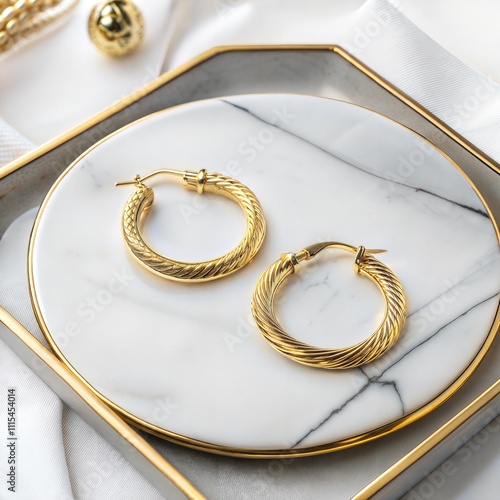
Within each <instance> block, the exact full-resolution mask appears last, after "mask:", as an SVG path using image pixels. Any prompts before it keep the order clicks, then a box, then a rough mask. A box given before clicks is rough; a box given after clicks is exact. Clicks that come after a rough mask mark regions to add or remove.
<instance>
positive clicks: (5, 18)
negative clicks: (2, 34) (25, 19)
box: [0, 7, 16, 30]
mask: <svg viewBox="0 0 500 500" xmlns="http://www.w3.org/2000/svg"><path fill="white" fill-rule="evenodd" d="M15 13H16V11H15V10H14V9H13V8H12V7H7V8H6V9H3V11H2V12H1V13H0V30H1V29H3V28H4V26H5V25H6V24H7V23H8V22H9V21H10V20H11V19H12V18H13V17H14V15H15Z"/></svg>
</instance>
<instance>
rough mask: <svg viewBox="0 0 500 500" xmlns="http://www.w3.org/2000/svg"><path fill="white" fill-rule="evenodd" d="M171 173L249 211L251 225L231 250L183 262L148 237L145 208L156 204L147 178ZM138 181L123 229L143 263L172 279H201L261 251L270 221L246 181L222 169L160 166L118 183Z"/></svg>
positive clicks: (226, 270) (233, 267)
mask: <svg viewBox="0 0 500 500" xmlns="http://www.w3.org/2000/svg"><path fill="white" fill-rule="evenodd" d="M159 174H171V175H176V176H180V177H182V181H183V184H184V186H185V187H187V188H189V189H194V190H196V191H197V192H198V194H203V193H204V192H205V191H207V192H212V193H215V194H220V195H223V196H226V197H228V198H230V199H232V200H234V201H236V202H237V203H238V204H239V205H240V207H241V208H242V209H243V211H244V212H245V215H246V218H247V228H246V232H245V236H244V237H243V239H242V240H241V241H240V243H239V244H238V245H237V246H236V247H235V248H234V249H233V250H231V251H230V252H228V253H227V254H225V255H223V256H221V257H218V258H216V259H211V260H206V261H201V262H183V261H178V260H174V259H170V258H169V257H166V256H164V255H161V254H159V253H158V252H156V251H155V250H153V249H152V248H151V247H150V246H148V244H147V243H146V242H145V241H144V239H143V237H142V235H141V232H140V228H139V223H140V221H141V218H142V216H143V214H144V211H145V210H146V209H147V208H149V207H150V206H151V205H152V204H153V200H154V193H153V190H152V189H151V188H150V187H147V186H146V185H144V181H145V180H146V179H149V178H151V177H153V176H155V175H159ZM127 184H134V185H135V186H136V190H135V192H134V194H132V196H131V197H130V198H129V199H128V201H127V203H126V205H125V208H124V211H123V217H122V231H123V236H124V238H125V242H126V244H127V246H128V248H129V249H130V251H131V252H132V254H133V255H134V257H135V258H136V259H137V260H139V262H140V263H141V264H143V265H144V266H146V267H147V268H148V269H149V270H150V271H152V272H154V273H156V274H158V275H160V276H162V277H164V278H168V279H171V280H175V281H184V282H199V281H208V280H214V279H218V278H222V277H224V276H227V275H228V274H231V273H233V272H235V271H237V270H238V269H240V268H241V267H243V266H244V265H245V264H247V263H248V262H250V261H251V260H252V258H253V257H254V256H255V254H256V253H257V252H258V250H259V248H260V246H261V245H262V242H263V241H264V236H265V234H266V221H265V219H264V213H263V211H262V207H261V206H260V203H259V201H258V200H257V198H256V196H255V195H254V194H253V193H252V191H250V189H248V188H247V187H246V186H245V185H243V184H241V183H240V182H238V181H236V180H234V179H231V178H230V177H226V176H224V175H222V174H219V173H207V171H206V170H200V171H199V172H189V171H188V172H181V171H177V170H158V171H156V172H153V173H151V174H148V175H146V176H144V177H140V176H139V175H137V176H136V177H135V180H134V181H133V182H119V183H116V185H117V186H122V185H127Z"/></svg>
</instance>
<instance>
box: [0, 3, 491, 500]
mask: <svg viewBox="0 0 500 500" xmlns="http://www.w3.org/2000/svg"><path fill="white" fill-rule="evenodd" d="M93 3H94V1H90V0H81V2H80V3H79V5H78V6H77V8H76V9H75V11H74V12H73V13H72V14H71V15H70V16H69V17H68V19H67V21H66V23H65V24H64V25H63V26H61V27H59V28H58V29H57V30H55V31H54V30H52V31H51V32H50V33H48V34H47V35H46V36H45V37H43V38H40V39H38V40H37V42H36V44H31V45H29V44H28V45H26V46H25V47H23V48H22V50H19V51H16V52H15V53H13V54H10V55H7V56H4V57H3V58H2V59H1V60H0V116H1V117H2V118H0V165H3V164H6V163H8V162H9V161H12V160H14V159H15V158H17V157H19V156H21V155H22V154H24V153H26V152H27V151H30V150H31V149H33V147H34V146H35V144H40V143H43V142H45V141H46V140H49V139H51V138H53V137H55V136H56V135H58V134H59V133H62V132H64V131H65V130H67V129H68V128H70V127H72V126H74V125H77V124H78V123H80V122H82V121H83V120H85V119H86V118H88V117H89V116H90V115H92V114H94V113H96V112H98V111H99V110H100V109H102V108H103V107H105V106H107V105H109V104H111V103H112V102H113V101H116V100H118V99H120V98H121V97H124V96H125V95H127V94H129V93H131V92H133V91H134V90H136V89H137V88H138V87H140V86H142V85H144V84H145V83H147V82H149V81H151V80H152V79H153V78H155V77H156V76H157V75H158V74H160V73H161V72H162V71H164V70H166V69H169V68H173V67H175V66H177V65H179V64H181V63H182V62H185V61H186V60H188V59H190V58H192V57H194V56H195V55H197V54H199V53H201V52H203V51H205V50H207V49H208V48H210V47H213V46H217V45H236V44H261V43H262V44H278V43H292V44H301V43H306V44H313V43H318V44H332V43H338V44H340V45H342V46H344V47H345V48H346V49H347V50H349V51H350V52H351V53H353V54H354V55H355V56H357V57H358V58H359V59H361V60H362V61H364V62H365V63H366V64H368V65H369V66H371V67H372V68H373V69H375V70H376V71H378V72H379V73H380V74H381V75H382V76H384V77H386V78H387V79H388V80H390V81H391V82H392V83H394V84H396V85H397V86H399V87H400V88H401V89H402V90H403V91H405V92H406V93H407V94H409V95H410V96H411V97H413V98H414V99H416V100H417V101H419V102H420V103H422V104H423V105H424V106H426V107H427V108H428V109H429V110H430V111H432V112H433V113H435V114H436V115H437V116H438V117H440V118H441V119H442V120H444V121H445V122H447V123H449V124H450V125H451V126H452V127H454V128H455V129H457V130H458V131H459V132H460V133H462V134H463V135H464V136H465V137H466V138H468V139H469V140H470V141H471V142H472V143H474V144H476V145H477V146H479V147H480V148H481V149H483V150H484V151H485V152H486V153H488V154H489V155H491V156H492V157H493V158H494V159H496V160H497V161H500V141H498V137H500V92H499V89H500V86H499V84H498V83H496V82H498V81H500V67H499V66H498V62H497V57H498V56H497V51H496V50H495V48H496V47H498V46H499V42H500V31H498V30H497V27H496V20H497V19H498V18H499V14H500V5H499V4H498V3H497V2H494V1H493V0H487V1H486V0H485V1H484V2H482V3H481V5H478V4H473V3H472V2H466V1H465V0H460V1H452V0H441V1H440V2H438V3H437V4H438V5H436V2H433V1H432V0H425V1H422V0H420V1H416V0H399V1H398V0H394V1H393V2H392V3H393V4H395V5H396V7H397V8H396V7H394V6H392V5H391V4H389V3H388V2H386V1H384V0H367V1H363V0H310V1H309V2H307V3H304V2H301V1H300V0H253V1H252V0H178V1H171V2H164V1H160V0H148V1H146V0H141V1H140V0H137V1H136V3H137V5H138V6H139V7H140V8H141V10H142V12H143V14H144V17H145V21H146V27H147V32H146V33H147V35H146V40H145V43H144V45H143V46H142V48H141V49H140V50H139V51H138V52H137V53H135V54H134V55H132V56H131V57H129V58H125V59H109V58H107V57H105V56H103V55H102V54H100V53H99V52H97V50H96V49H95V48H94V47H93V46H92V45H91V43H90V41H89V39H88V37H87V34H86V21H87V16H88V14H89V12H90V9H91V7H92V5H93ZM409 19H410V20H413V21H414V22H415V23H417V24H418V25H419V26H420V28H421V29H423V30H424V31H427V34H425V33H424V31H421V29H419V27H417V26H416V25H415V24H412V22H410V21H409ZM436 41H437V42H439V44H438V43H436ZM440 44H441V45H440ZM443 47H446V49H448V50H449V51H451V52H452V53H453V54H454V55H451V54H450V52H448V51H447V50H445V48H443ZM455 56H457V57H455ZM463 61H465V62H466V63H468V65H467V64H465V62H463ZM471 66H473V67H474V68H476V69H472V67H471ZM477 70H480V71H481V72H482V73H480V72H478V71H477ZM33 217H34V212H33V211H31V212H28V213H27V214H25V215H23V216H22V217H21V218H20V219H18V221H16V223H15V224H14V225H13V226H12V227H11V228H10V229H9V230H8V232H7V233H6V234H5V236H4V237H3V239H2V240H1V241H0V303H1V304H2V305H3V306H5V307H6V308H7V309H8V310H9V311H10V312H12V313H13V314H14V315H15V316H16V317H17V318H18V319H19V320H20V321H21V322H23V323H24V324H25V325H26V326H27V327H28V328H29V329H30V331H32V332H34V333H35V334H36V335H37V336H38V337H39V338H41V335H40V332H39V330H38V328H37V326H36V322H35V320H34V317H33V313H32V312H31V309H30V302H29V297H28V291H27V283H26V276H25V274H26V271H25V254H26V248H27V241H28V237H29V231H30V226H31V223H32V220H33ZM9 387H15V388H16V391H17V395H18V401H17V405H18V408H17V411H18V414H19V419H18V422H17V424H18V429H17V433H18V435H19V436H22V448H21V449H20V451H19V453H20V454H21V456H22V459H20V463H21V468H20V470H19V473H18V490H17V491H16V495H17V498H20V499H38V498H40V499H70V498H78V499H80V498H92V499H105V498H120V499H136V498H150V499H155V498H161V497H160V495H159V494H158V492H156V491H155V490H154V489H153V488H152V487H151V486H150V485H149V483H147V482H146V481H145V480H144V479H143V478H142V477H141V476H140V474H138V473H137V472H136V471H135V469H133V468H132V467H131V466H130V465H129V464H128V463H127V462H126V461H124V460H123V458H122V457H121V456H120V455H119V454H118V453H117V452H116V451H115V450H114V449H113V448H112V447H111V446H110V445H108V444H107V443H106V441H105V440H104V439H103V438H101V437H100V436H98V435H97V434H96V433H95V432H94V431H93V430H92V429H90V428H89V427H88V426H87V425H86V424H85V423H83V422H82V421H81V420H80V419H79V417H78V416H77V415H76V414H75V413H74V412H73V411H72V410H69V409H68V408H67V407H65V406H64V405H63V404H62V403H61V402H60V400H59V399H58V397H57V396H56V395H55V394H54V393H53V392H52V391H51V390H50V389H49V388H47V387H46V386H45V385H44V384H43V383H42V382H41V381H40V380H39V379H38V378H37V377H36V376H35V375H34V374H33V373H32V372H31V370H30V369H29V368H28V367H26V366H24V364H23V363H22V362H21V361H20V360H19V359H18V358H17V356H16V355H15V354H14V353H13V352H12V351H10V350H9V349H8V348H7V347H6V346H5V345H4V344H3V343H1V342H0V426H1V425H3V422H6V418H7V415H6V411H7V408H6V401H7V399H6V398H7V396H6V393H5V394H4V391H6V390H7V388H9ZM491 436H493V437H492V438H491V440H490V441H489V445H488V450H490V452H489V453H488V454H487V457H486V461H484V462H481V454H480V453H476V454H475V455H474V460H471V461H468V462H467V463H465V462H464V463H461V462H460V460H457V461H456V463H457V464H458V466H459V467H463V469H462V470H463V471H465V472H469V473H470V474H467V476H468V477H475V476H477V477H478V478H479V479H478V481H476V482H474V481H471V482H468V483H467V484H464V483H463V477H465V475H466V474H456V475H455V476H454V478H450V479H449V480H448V481H447V483H446V484H445V485H444V486H443V487H441V488H439V489H438V490H436V491H435V492H434V496H433V498H450V496H449V495H453V498H460V497H462V498H473V497H476V498H486V497H489V496H491V490H489V489H488V488H491V484H493V483H491V479H492V478H494V474H490V475H489V476H488V475H485V474H486V473H487V472H488V471H490V470H492V471H494V470H495V468H496V470H498V467H499V466H500V454H499V452H498V448H499V447H498V444H499V438H498V436H500V433H498V436H497V435H496V434H494V433H491ZM495 440H496V441H495ZM495 444H496V446H495ZM491 450H493V452H491ZM495 450H496V453H495ZM7 453H8V449H6V447H3V446H2V447H0V464H5V463H6V462H7ZM474 464H475V466H474ZM2 466H3V465H2ZM471 467H472V469H471ZM474 467H475V468H474ZM0 470H3V469H1V468H0ZM471 470H472V472H473V473H471ZM474 471H475V472H474ZM478 471H481V474H479V472H478ZM216 480H217V479H216V478H214V479H211V477H210V476H209V475H206V474H205V475H204V477H203V478H202V479H201V480H200V482H199V484H198V485H199V486H200V488H201V489H202V491H203V484H204V483H203V481H205V484H207V482H208V481H216ZM346 480H348V478H347V479H346ZM224 488H226V489H225V490H224ZM235 488H236V485H235V484H231V481H228V482H227V484H226V485H220V488H219V490H220V498H235V497H241V498H246V497H245V496H244V495H243V494H242V493H241V492H239V493H238V492H237V491H236V490H235ZM478 488H479V489H478ZM480 488H483V490H481V489H480ZM210 490H211V491H215V490H217V488H215V487H214V486H213V485H212V487H211V488H210ZM5 492H7V490H6V488H4V486H3V485H2V484H1V483H0V498H7V497H8V496H7V495H6V493H5ZM447 492H448V493H447ZM288 493H289V492H288ZM288 493H287V490H286V486H284V489H283V495H282V498H286V497H288V498H292V496H291V495H288ZM250 497H251V496H250ZM293 498H303V497H301V496H295V497H293ZM304 498H305V497H304ZM409 498H410V497H409Z"/></svg>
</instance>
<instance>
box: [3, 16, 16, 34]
mask: <svg viewBox="0 0 500 500" xmlns="http://www.w3.org/2000/svg"><path fill="white" fill-rule="evenodd" d="M18 28H19V23H18V22H17V19H11V20H10V21H9V22H8V23H7V24H6V25H5V31H7V33H8V34H9V35H14V34H15V33H16V32H17V30H18Z"/></svg>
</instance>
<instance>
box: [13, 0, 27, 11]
mask: <svg viewBox="0 0 500 500" xmlns="http://www.w3.org/2000/svg"><path fill="white" fill-rule="evenodd" d="M25 8H26V0H17V2H16V3H15V4H14V9H16V10H17V11H23V10H24V9H25Z"/></svg>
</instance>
